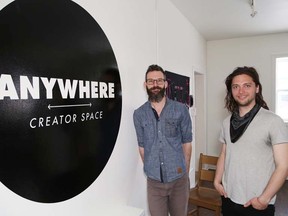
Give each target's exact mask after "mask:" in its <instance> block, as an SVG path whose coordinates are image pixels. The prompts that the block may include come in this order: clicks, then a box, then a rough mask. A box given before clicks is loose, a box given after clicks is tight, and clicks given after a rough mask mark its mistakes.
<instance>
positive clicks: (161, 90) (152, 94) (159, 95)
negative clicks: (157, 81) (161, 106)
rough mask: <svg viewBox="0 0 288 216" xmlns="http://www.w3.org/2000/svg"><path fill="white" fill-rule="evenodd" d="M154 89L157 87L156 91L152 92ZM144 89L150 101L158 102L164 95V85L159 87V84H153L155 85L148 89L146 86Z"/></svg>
mask: <svg viewBox="0 0 288 216" xmlns="http://www.w3.org/2000/svg"><path fill="white" fill-rule="evenodd" d="M156 89H158V90H159V91H158V92H153V90H156ZM146 91H147V94H148V99H149V101H151V102H157V103H158V102H160V101H161V100H162V99H163V98H164V96H165V87H163V88H161V87H159V86H155V87H152V88H150V89H148V88H147V87H146Z"/></svg>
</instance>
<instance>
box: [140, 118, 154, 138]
mask: <svg viewBox="0 0 288 216" xmlns="http://www.w3.org/2000/svg"><path fill="white" fill-rule="evenodd" d="M142 127H143V134H144V137H143V138H144V140H153V139H154V133H155V129H154V127H153V122H152V121H149V120H144V121H143V122H142Z"/></svg>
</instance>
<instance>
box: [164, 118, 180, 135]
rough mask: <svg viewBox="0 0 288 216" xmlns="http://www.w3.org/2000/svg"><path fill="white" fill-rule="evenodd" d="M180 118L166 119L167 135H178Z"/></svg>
mask: <svg viewBox="0 0 288 216" xmlns="http://www.w3.org/2000/svg"><path fill="white" fill-rule="evenodd" d="M178 130H179V128H178V120H177V119H166V120H165V136H166V137H176V136H177V134H178Z"/></svg>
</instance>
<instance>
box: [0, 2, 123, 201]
mask: <svg viewBox="0 0 288 216" xmlns="http://www.w3.org/2000/svg"><path fill="white" fill-rule="evenodd" d="M0 72H1V75H0V135H1V139H0V180H1V182H2V183H3V184H4V185H5V186H6V187H7V188H9V189H10V190H12V191H13V192H15V193H16V194H18V195H20V196H21V197H24V198H26V199H29V200H32V201H36V202H43V203H54V202H60V201H64V200H67V199H70V198H72V197H74V196H76V195H78V194H80V193H81V192H83V191H84V190H85V189H87V188H88V187H89V186H90V185H91V184H92V183H93V182H94V181H95V179H96V178H97V177H98V176H99V175H100V173H101V172H102V170H103V169H104V167H105V165H106V163H107V162H108V160H109V157H110V155H111V153H112V151H113V148H114V145H115V142H116V138H117V135H118V131H119V125H120V120H121V109H122V96H121V82H120V75H119V71H118V66H117V62H116V58H115V55H114V52H113V50H112V47H111V45H110V43H109V41H108V39H107V37H106V36H105V34H104V32H103V30H102V29H101V27H100V26H99V25H98V23H97V22H96V21H95V20H94V19H93V17H92V16H91V15H89V14H88V12H86V11H85V10H84V9H83V8H82V7H80V6H79V5H78V4H76V3H74V2H73V1H70V0H16V1H13V2H11V3H10V4H9V5H7V6H6V7H5V8H3V9H2V10H1V11H0Z"/></svg>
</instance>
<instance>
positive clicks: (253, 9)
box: [249, 0, 257, 17]
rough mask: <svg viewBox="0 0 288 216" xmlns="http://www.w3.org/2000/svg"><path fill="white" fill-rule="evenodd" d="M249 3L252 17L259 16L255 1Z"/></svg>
mask: <svg viewBox="0 0 288 216" xmlns="http://www.w3.org/2000/svg"><path fill="white" fill-rule="evenodd" d="M249 1H250V6H251V9H252V13H251V14H250V16H251V17H255V15H256V14H257V11H256V10H255V0H249Z"/></svg>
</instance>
